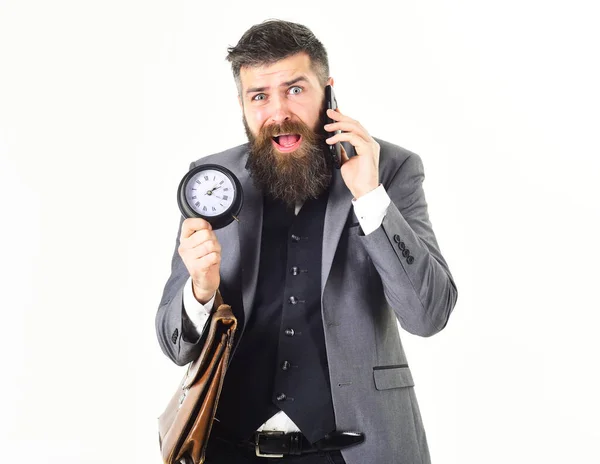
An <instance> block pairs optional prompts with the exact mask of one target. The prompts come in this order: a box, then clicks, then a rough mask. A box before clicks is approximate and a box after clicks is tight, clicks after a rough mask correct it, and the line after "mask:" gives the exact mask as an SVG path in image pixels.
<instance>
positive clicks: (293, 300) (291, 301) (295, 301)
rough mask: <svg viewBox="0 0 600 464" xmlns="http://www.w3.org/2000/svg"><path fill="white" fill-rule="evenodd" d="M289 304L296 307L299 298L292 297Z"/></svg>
mask: <svg viewBox="0 0 600 464" xmlns="http://www.w3.org/2000/svg"><path fill="white" fill-rule="evenodd" d="M289 302H290V303H292V304H293V305H295V304H296V303H298V298H296V297H295V296H290V299H289Z"/></svg>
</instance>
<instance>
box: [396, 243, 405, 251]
mask: <svg viewBox="0 0 600 464" xmlns="http://www.w3.org/2000/svg"><path fill="white" fill-rule="evenodd" d="M398 248H400V249H401V250H404V249H405V248H406V245H405V244H404V242H400V243H399V244H398Z"/></svg>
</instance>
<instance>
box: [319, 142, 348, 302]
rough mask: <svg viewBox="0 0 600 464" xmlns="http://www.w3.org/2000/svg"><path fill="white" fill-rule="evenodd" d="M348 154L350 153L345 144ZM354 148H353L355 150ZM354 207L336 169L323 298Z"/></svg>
mask: <svg viewBox="0 0 600 464" xmlns="http://www.w3.org/2000/svg"><path fill="white" fill-rule="evenodd" d="M344 148H345V149H346V152H348V153H350V152H349V151H348V150H349V149H348V148H347V146H346V145H345V144H344ZM353 148H354V147H352V149H353ZM351 206H352V193H350V190H348V187H346V184H345V183H344V179H342V173H341V172H340V171H339V170H337V169H334V172H333V178H332V180H331V190H330V191H329V199H328V200H327V210H326V211H325V224H324V227H323V252H322V253H323V258H322V261H321V298H323V291H324V290H325V284H326V283H327V278H328V277H329V272H330V271H331V265H332V264H333V258H334V256H335V250H336V249H337V246H338V242H339V241H340V236H341V235H342V231H343V230H344V224H346V219H347V218H348V212H349V211H350V208H351Z"/></svg>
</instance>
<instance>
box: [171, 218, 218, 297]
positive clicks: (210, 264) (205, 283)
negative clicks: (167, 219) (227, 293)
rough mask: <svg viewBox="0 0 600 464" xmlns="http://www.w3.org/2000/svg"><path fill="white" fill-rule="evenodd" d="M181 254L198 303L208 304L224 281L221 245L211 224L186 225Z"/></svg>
mask: <svg viewBox="0 0 600 464" xmlns="http://www.w3.org/2000/svg"><path fill="white" fill-rule="evenodd" d="M177 251H178V252H179V256H181V259H182V260H183V263H184V264H185V267H186V268H187V270H188V272H189V273H190V277H191V279H192V288H193V289H194V296H195V297H196V300H198V301H199V302H200V303H202V304H206V303H208V301H209V300H210V299H211V298H212V297H213V295H214V294H215V292H216V291H217V289H218V288H219V283H220V281H221V276H220V275H219V269H220V263H221V245H220V244H219V241H218V240H217V236H216V235H215V233H214V232H213V230H212V227H211V225H210V223H209V222H207V221H205V220H204V219H200V218H188V219H186V220H185V221H183V224H182V225H181V236H180V237H179V248H178V249H177Z"/></svg>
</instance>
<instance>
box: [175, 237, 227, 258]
mask: <svg viewBox="0 0 600 464" xmlns="http://www.w3.org/2000/svg"><path fill="white" fill-rule="evenodd" d="M186 245H187V244H184V245H181V246H180V247H179V250H178V251H179V254H180V255H181V256H182V257H185V259H198V258H201V257H202V256H205V255H207V254H209V253H212V252H217V253H221V244H220V243H219V242H218V241H217V240H208V241H205V242H202V243H200V244H198V245H195V246H186Z"/></svg>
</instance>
